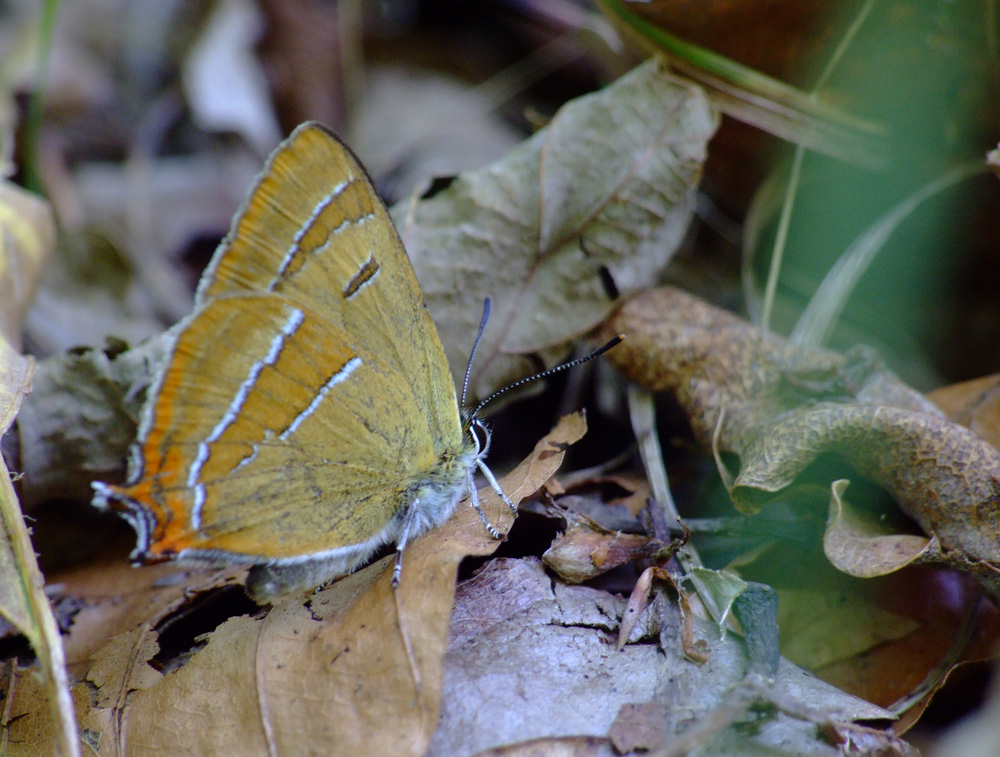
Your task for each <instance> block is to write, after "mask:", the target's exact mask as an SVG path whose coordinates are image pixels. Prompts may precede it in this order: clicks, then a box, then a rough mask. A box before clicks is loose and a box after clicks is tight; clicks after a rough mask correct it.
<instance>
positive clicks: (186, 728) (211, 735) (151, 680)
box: [12, 415, 586, 755]
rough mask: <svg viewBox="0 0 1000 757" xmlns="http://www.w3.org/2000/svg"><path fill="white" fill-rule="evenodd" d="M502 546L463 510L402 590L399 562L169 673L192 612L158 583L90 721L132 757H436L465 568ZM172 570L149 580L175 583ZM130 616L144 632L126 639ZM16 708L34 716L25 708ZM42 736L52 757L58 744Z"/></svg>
mask: <svg viewBox="0 0 1000 757" xmlns="http://www.w3.org/2000/svg"><path fill="white" fill-rule="evenodd" d="M585 429H586V425H585V422H584V419H583V416H582V415H573V416H568V417H566V418H564V419H563V420H562V421H561V422H560V423H559V425H557V427H556V428H555V429H553V431H552V432H551V433H550V434H548V435H547V436H546V437H545V438H544V439H542V440H541V441H540V442H539V443H538V445H536V447H535V450H534V452H533V453H532V455H531V456H530V457H529V458H528V459H527V460H525V461H524V462H523V463H521V465H519V466H518V467H517V468H516V469H515V470H514V471H513V472H511V473H510V474H509V475H507V476H505V477H503V479H502V480H501V485H502V486H503V488H504V491H506V492H507V494H508V496H509V497H510V499H511V500H512V501H513V502H515V503H517V502H519V501H520V500H521V499H523V498H524V497H526V496H528V495H530V494H531V493H532V492H534V491H536V490H537V489H538V488H539V487H540V486H542V484H544V482H545V481H546V480H547V479H548V478H549V477H550V476H551V475H552V474H553V473H555V471H556V469H557V468H558V466H559V464H560V462H561V461H562V458H563V454H564V451H565V449H566V447H567V446H568V445H570V444H572V443H573V442H575V441H576V440H577V439H579V438H580V437H581V436H582V435H583V433H584V431H585ZM480 497H481V499H482V504H483V507H484V509H485V510H486V512H487V514H488V515H489V517H490V520H491V521H492V522H493V523H494V524H495V525H497V526H498V527H499V528H501V529H509V527H510V526H511V524H512V522H513V515H512V514H511V512H510V510H509V509H508V508H507V507H506V505H504V504H503V503H502V502H501V501H500V500H499V499H498V498H497V497H496V495H495V494H493V492H492V489H489V488H487V489H485V490H483V491H482V492H480ZM497 546H498V543H497V542H496V541H495V540H494V539H492V538H490V537H489V535H488V534H486V533H485V531H484V530H483V526H482V523H481V522H480V520H479V518H478V516H477V515H476V513H475V511H473V510H472V508H469V507H460V508H459V510H458V512H457V513H456V514H455V516H454V517H453V518H452V519H451V520H449V521H448V522H447V523H445V524H444V525H442V526H440V527H439V528H437V529H434V530H433V531H431V532H429V533H427V534H425V535H424V536H422V537H421V538H420V539H418V540H416V541H415V542H414V543H413V544H411V545H410V546H409V547H408V548H407V551H406V555H405V558H404V565H405V567H404V570H403V579H402V581H401V583H400V585H399V587H398V589H397V590H395V591H394V590H393V589H392V585H391V577H392V562H393V560H392V557H387V558H385V559H384V560H381V561H379V562H377V563H374V564H373V565H370V566H368V567H367V568H365V569H364V570H361V571H359V572H357V573H354V574H352V575H350V576H347V577H346V578H344V579H343V580H341V581H338V582H337V583H335V584H333V585H332V586H330V587H329V588H327V589H324V590H322V591H321V592H319V593H317V594H315V595H313V596H312V597H309V598H306V599H305V600H304V599H303V597H288V598H286V599H285V600H283V601H282V602H281V603H279V604H277V605H276V606H275V607H273V608H272V609H271V610H270V611H269V612H268V613H267V614H266V615H265V616H263V617H260V616H255V617H248V616H246V615H244V616H242V617H235V618H231V619H229V620H227V621H225V622H224V623H223V624H222V625H220V626H219V627H218V628H216V629H215V630H214V631H212V632H211V633H210V634H207V635H206V636H205V646H204V648H203V649H201V650H199V651H197V652H196V653H195V654H194V655H193V656H191V657H190V659H189V660H188V661H187V662H186V663H185V664H183V665H182V666H179V667H177V669H175V670H172V671H171V672H169V673H167V674H166V675H160V674H159V673H157V672H156V671H155V670H153V669H152V668H151V667H150V666H149V664H148V663H149V661H150V659H151V658H152V656H153V654H155V652H156V646H157V643H158V639H157V638H156V637H155V636H154V634H153V632H152V631H151V629H154V628H158V627H159V625H158V624H159V623H160V622H161V621H162V620H163V618H164V617H165V616H166V615H167V614H171V615H174V614H176V613H178V612H179V609H178V606H177V603H178V602H180V601H183V599H184V597H185V594H187V592H185V590H184V587H182V586H179V585H174V586H167V587H164V588H162V589H159V590H154V587H152V586H147V587H145V591H144V592H143V593H142V596H137V597H135V598H134V600H129V601H128V602H126V603H125V604H127V605H128V606H129V608H130V610H129V611H128V613H126V614H122V615H116V616H115V618H114V621H115V622H114V623H113V624H112V626H113V630H112V631H111V632H110V633H112V634H114V637H113V638H110V639H106V640H105V643H104V644H103V645H102V646H101V647H100V648H98V649H96V651H93V652H89V656H90V660H91V667H90V669H89V671H88V672H87V673H86V678H87V680H88V681H89V683H88V684H87V685H83V684H81V687H82V688H81V687H78V689H77V699H78V701H85V702H86V706H84V707H83V708H82V711H81V716H80V718H81V723H84V724H85V726H86V727H87V728H88V729H90V731H91V736H92V737H94V738H98V737H101V738H106V739H108V740H109V741H110V743H114V744H116V745H117V746H118V747H119V749H120V752H119V753H123V754H124V753H130V752H135V753H144V754H145V753H148V752H152V751H156V750H158V749H159V750H162V751H164V752H170V753H175V752H178V751H189V752H193V753H223V752H225V753H240V754H248V755H251V754H326V753H330V752H336V753H338V754H339V753H352V752H353V753H357V754H423V753H424V751H426V748H427V744H428V742H429V740H430V738H431V734H432V733H433V732H434V729H435V727H436V725H437V722H438V712H439V707H440V693H441V676H442V658H443V656H444V653H445V649H446V646H447V643H448V629H449V618H450V615H451V609H452V604H453V601H454V592H455V575H456V571H457V569H458V564H459V562H460V561H461V559H462V558H463V557H464V556H465V555H486V554H490V553H491V552H493V551H494V550H495V549H496V548H497ZM170 567H171V569H173V570H176V566H170ZM164 569H165V567H164V566H153V567H151V568H142V569H140V570H141V571H142V572H143V573H145V572H148V571H152V572H154V573H156V575H158V576H161V577H162V571H163V570H164ZM212 580H215V579H212ZM161 592H164V593H162V594H161ZM118 604H121V603H120V602H119V603H118ZM143 607H146V608H148V613H147V615H146V616H142V608H143ZM110 612H111V613H112V614H114V609H111V610H110ZM87 617H90V616H89V615H88V616H87ZM126 618H130V619H131V620H132V621H133V622H134V623H135V625H134V627H133V628H131V629H127V630H125V629H123V628H122V623H123V622H124V620H125V619H126ZM90 630H91V631H93V630H94V627H93V626H91V629H90ZM93 647H94V640H93V635H92V633H88V634H85V637H84V638H81V639H80V640H79V646H78V648H79V652H84V653H86V652H87V650H90V649H93ZM12 711H13V712H15V713H19V714H20V713H24V712H25V711H24V706H23V705H21V704H18V703H16V704H15V706H14V708H13V710H12ZM25 714H26V713H25ZM36 725H37V724H36ZM43 730H44V729H43ZM30 737H31V738H32V739H33V741H32V742H31V743H32V744H33V745H34V746H35V747H37V750H38V751H39V752H43V753H44V752H46V751H48V750H47V745H48V744H50V743H51V742H50V741H48V738H49V736H48V735H46V734H42V735H37V734H35V735H31V736H30ZM102 743H104V742H103V741H102Z"/></svg>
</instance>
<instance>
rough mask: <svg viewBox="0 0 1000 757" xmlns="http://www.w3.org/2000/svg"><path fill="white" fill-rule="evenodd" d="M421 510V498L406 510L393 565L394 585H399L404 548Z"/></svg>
mask: <svg viewBox="0 0 1000 757" xmlns="http://www.w3.org/2000/svg"><path fill="white" fill-rule="evenodd" d="M419 512H420V500H419V499H415V500H413V502H412V503H411V504H410V507H409V508H408V509H407V511H406V519H405V520H404V521H403V528H402V529H401V530H400V532H399V539H397V540H396V564H395V565H393V567H392V587H393V588H396V587H397V586H399V577H400V576H401V575H402V574H403V550H404V549H406V545H407V544H409V542H410V539H411V538H412V537H413V535H414V533H413V531H414V529H415V528H416V527H417V521H418V520H419V517H418V513H419Z"/></svg>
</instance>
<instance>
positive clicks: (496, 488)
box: [476, 460, 517, 515]
mask: <svg viewBox="0 0 1000 757" xmlns="http://www.w3.org/2000/svg"><path fill="white" fill-rule="evenodd" d="M476 464H477V465H478V466H479V470H481V471H482V472H483V475H484V476H486V480H487V481H489V482H490V486H492V487H493V491H495V492H496V493H497V494H498V495H499V496H500V499H502V500H503V501H504V504H506V505H507V507H509V508H510V511H511V512H512V513H514V515H517V505H515V504H514V503H513V502H511V501H510V497H508V496H507V495H506V494H504V493H503V489H501V488H500V483H499V482H498V481H497V479H496V476H494V475H493V471H491V470H490V469H489V468H487V467H486V463H484V462H483V461H482V460H476Z"/></svg>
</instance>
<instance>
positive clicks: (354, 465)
mask: <svg viewBox="0 0 1000 757" xmlns="http://www.w3.org/2000/svg"><path fill="white" fill-rule="evenodd" d="M206 340H210V341H211V349H205V344H206ZM352 341H353V340H352V339H351V337H350V335H349V334H347V333H346V332H345V331H344V330H343V329H342V328H340V327H339V326H337V325H336V324H333V323H330V322H329V321H327V320H326V319H325V318H323V317H322V316H319V315H317V314H316V313H314V312H312V311H308V310H306V309H305V308H303V307H302V306H300V305H298V304H297V303H294V302H292V301H290V300H288V299H287V298H285V297H282V296H280V295H274V294H244V295H233V296H228V297H221V298H218V299H216V300H213V301H211V302H209V303H208V304H207V305H206V306H205V307H203V308H201V309H200V310H199V311H198V312H197V313H196V314H195V315H193V316H192V318H191V319H190V321H189V322H188V323H186V324H185V326H184V327H183V328H182V329H181V330H180V332H179V335H178V338H177V341H176V344H175V345H174V350H173V355H172V359H171V362H170V364H169V366H168V368H167V369H166V371H165V373H164V374H163V377H162V380H161V381H160V383H159V386H158V390H157V396H156V398H155V406H154V411H153V413H154V414H153V417H152V419H151V421H150V427H149V429H148V433H147V434H146V438H145V440H144V442H143V447H142V459H143V460H144V461H145V463H144V465H143V467H142V470H141V471H137V472H135V473H136V476H137V480H136V481H135V482H134V483H132V484H131V485H130V486H128V487H127V488H125V489H124V490H122V494H124V496H125V497H126V498H128V499H129V500H132V501H139V502H143V503H148V505H149V506H150V509H151V510H152V511H153V513H154V514H155V515H156V521H157V523H158V524H159V525H158V527H157V529H156V530H155V531H154V533H152V534H151V543H150V544H149V545H147V546H146V550H147V551H148V553H149V555H150V556H152V557H155V556H157V555H161V554H162V555H169V554H176V553H180V552H181V551H183V550H188V551H189V552H192V551H193V552H212V551H217V552H224V553H226V554H228V555H234V556H240V555H246V556H254V555H263V554H267V555H271V556H273V557H275V558H278V559H281V558H285V557H294V556H300V555H307V554H310V553H317V552H323V551H325V550H330V549H336V548H339V547H344V546H349V545H350V544H354V543H358V542H363V541H366V540H368V539H371V538H373V537H374V536H375V535H376V534H378V533H379V531H380V530H381V529H383V528H384V527H385V526H386V524H388V523H389V522H390V521H391V520H392V519H393V518H394V517H395V516H396V515H397V514H398V513H399V511H400V510H401V509H402V508H403V507H405V505H406V496H407V492H406V491H405V486H407V485H409V483H410V482H411V480H412V479H413V478H414V477H419V476H420V475H422V471H423V470H427V469H430V468H432V467H433V466H434V464H435V462H436V459H437V453H436V451H435V448H434V441H433V439H432V437H431V432H430V429H429V427H428V425H427V421H426V419H425V418H424V417H423V416H422V415H421V414H420V412H419V410H418V406H417V402H418V400H417V398H416V397H415V390H414V388H413V387H412V386H411V385H410V383H409V381H408V380H407V379H406V378H405V377H404V376H401V375H400V374H399V373H397V372H396V371H395V370H394V368H393V367H391V366H389V365H387V364H386V363H385V362H383V361H382V360H381V359H380V358H379V357H378V356H377V355H376V354H374V353H371V352H369V351H367V350H366V349H365V348H364V347H362V346H359V345H354V344H352ZM289 502H301V503H305V504H306V505H308V506H300V507H298V508H296V510H295V513H294V518H293V519H291V520H289V517H288V514H287V508H285V507H284V505H285V504H286V503H289ZM142 546H143V545H140V547H142Z"/></svg>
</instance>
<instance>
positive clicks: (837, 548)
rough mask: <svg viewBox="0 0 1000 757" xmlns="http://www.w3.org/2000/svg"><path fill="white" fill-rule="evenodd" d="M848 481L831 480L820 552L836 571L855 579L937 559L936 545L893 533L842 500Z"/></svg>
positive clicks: (931, 540) (918, 538)
mask: <svg viewBox="0 0 1000 757" xmlns="http://www.w3.org/2000/svg"><path fill="white" fill-rule="evenodd" d="M847 483H848V482H847V481H845V480H844V479H840V480H839V481H834V482H833V486H832V487H831V489H832V491H831V494H830V517H829V519H828V521H827V524H826V532H825V533H824V534H823V551H824V552H825V553H826V556H827V557H828V558H829V559H830V562H831V563H833V565H834V567H836V568H837V570H841V571H843V572H844V573H848V574H850V575H852V576H857V577H858V578H872V577H874V576H884V575H886V574H888V573H892V572H894V571H897V570H899V569H900V568H905V567H906V566H907V565H911V564H914V563H919V562H932V561H938V560H939V559H940V555H939V550H938V549H937V548H936V547H937V542H936V541H935V540H934V539H928V538H927V537H925V536H915V535H913V534H896V533H892V531H891V530H890V529H889V528H888V527H887V526H885V525H884V524H882V523H880V522H878V521H877V520H875V519H874V518H871V517H868V516H866V515H865V514H864V513H861V512H858V511H857V510H856V509H855V508H853V507H851V505H850V503H849V502H847V501H846V500H845V499H844V490H845V489H846V488H847Z"/></svg>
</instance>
